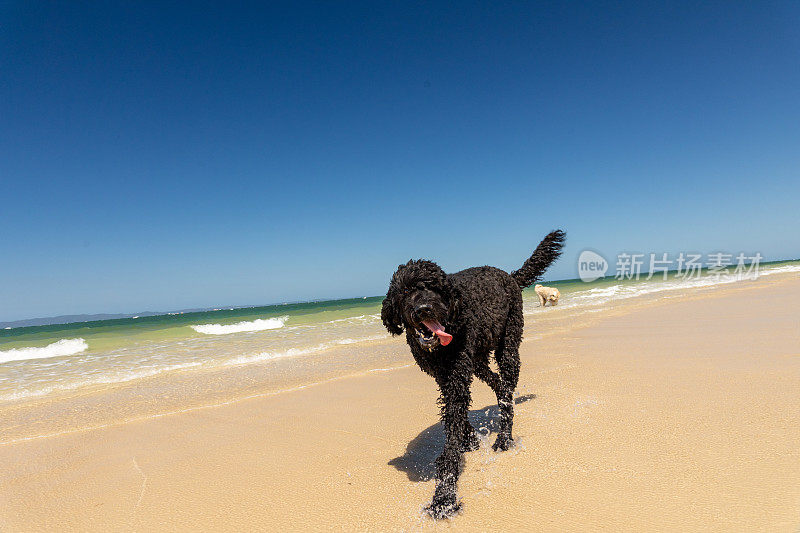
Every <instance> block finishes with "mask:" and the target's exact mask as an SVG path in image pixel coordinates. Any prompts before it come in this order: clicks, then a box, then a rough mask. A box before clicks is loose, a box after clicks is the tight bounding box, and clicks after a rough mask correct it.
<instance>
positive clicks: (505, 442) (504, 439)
mask: <svg viewBox="0 0 800 533" xmlns="http://www.w3.org/2000/svg"><path fill="white" fill-rule="evenodd" d="M513 445H514V439H512V438H511V437H509V436H508V435H504V434H502V433H501V434H500V435H498V436H497V440H495V441H494V444H493V445H492V449H493V450H494V451H496V452H505V451H508V450H509V449H510V448H511V447H512V446H513Z"/></svg>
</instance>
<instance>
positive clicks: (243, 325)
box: [190, 316, 289, 335]
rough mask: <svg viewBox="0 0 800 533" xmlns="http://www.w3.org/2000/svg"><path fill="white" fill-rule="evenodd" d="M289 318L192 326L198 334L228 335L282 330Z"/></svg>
mask: <svg viewBox="0 0 800 533" xmlns="http://www.w3.org/2000/svg"><path fill="white" fill-rule="evenodd" d="M287 320H289V317H288V316H281V317H277V318H259V319H256V320H252V321H250V322H237V323H236V324H225V325H223V324H199V325H194V326H190V327H191V328H192V329H193V330H195V331H196V332H197V333H203V334H205V335H228V334H230V333H242V332H245V331H264V330H267V329H278V328H282V327H283V325H284V324H286V321H287Z"/></svg>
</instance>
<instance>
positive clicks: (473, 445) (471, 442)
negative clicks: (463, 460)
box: [461, 430, 481, 452]
mask: <svg viewBox="0 0 800 533" xmlns="http://www.w3.org/2000/svg"><path fill="white" fill-rule="evenodd" d="M480 447H481V441H480V439H478V436H477V435H476V434H475V431H474V430H473V431H470V432H469V434H468V435H467V436H466V437H464V441H463V442H462V443H461V449H462V450H464V451H465V452H474V451H475V450H477V449H479V448H480Z"/></svg>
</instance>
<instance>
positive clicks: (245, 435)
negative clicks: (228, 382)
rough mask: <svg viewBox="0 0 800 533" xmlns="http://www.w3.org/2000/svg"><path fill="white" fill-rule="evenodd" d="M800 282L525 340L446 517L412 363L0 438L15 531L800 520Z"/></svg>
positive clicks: (741, 288)
mask: <svg viewBox="0 0 800 533" xmlns="http://www.w3.org/2000/svg"><path fill="white" fill-rule="evenodd" d="M798 301H800V279H798V277H797V275H796V274H794V275H789V276H774V277H771V278H763V279H761V280H758V281H755V282H743V283H741V284H737V285H735V286H731V287H725V288H720V289H717V290H715V291H713V292H708V293H701V294H699V295H697V296H689V297H688V298H686V299H682V300H678V299H672V300H669V301H664V302H661V303H650V304H648V305H647V306H637V305H635V304H632V305H630V306H629V307H627V308H618V309H617V310H616V311H615V313H614V314H613V316H601V317H597V318H596V319H593V322H592V324H591V325H589V326H587V327H582V328H574V329H571V330H566V331H559V332H557V333H554V334H552V335H549V336H546V337H545V338H543V339H538V340H532V341H529V342H525V343H523V346H522V358H523V369H522V374H521V379H520V386H519V388H518V399H517V402H518V405H517V407H516V420H515V437H516V438H517V446H516V447H515V448H514V449H512V450H511V451H509V452H505V453H501V454H496V453H494V452H492V451H491V450H490V448H489V445H490V444H491V439H492V438H493V435H490V436H489V438H488V439H487V441H486V442H485V443H484V445H483V447H482V449H481V450H478V451H476V452H472V453H469V454H467V460H466V468H465V471H464V473H463V475H462V477H461V481H460V486H459V493H460V496H461V497H462V501H463V504H464V510H463V513H462V514H461V515H459V516H457V517H455V518H454V519H452V520H449V521H444V522H439V523H434V522H433V521H431V520H430V519H427V518H426V517H424V516H423V515H422V513H421V508H422V506H423V505H424V504H425V503H427V501H428V500H429V498H430V496H431V494H432V493H433V484H434V482H433V480H432V475H433V468H432V461H433V459H434V458H435V457H436V455H437V454H438V452H439V451H440V450H441V446H442V441H443V432H442V429H441V427H440V425H439V424H438V422H437V412H438V411H437V407H436V405H435V400H436V397H437V392H436V389H435V386H434V383H433V381H432V380H431V378H429V377H428V376H426V375H424V374H423V373H422V372H421V371H420V370H419V369H417V368H416V367H415V366H413V365H411V364H410V365H409V366H407V367H404V368H399V369H394V370H389V371H374V372H367V373H362V374H359V375H356V376H352V377H347V378H342V379H335V380H332V381H329V382H326V383H322V384H318V385H315V386H312V387H308V388H305V389H300V390H296V391H292V392H286V393H282V394H278V395H273V396H265V397H261V398H253V399H249V400H243V401H239V402H235V403H232V404H228V405H223V406H218V407H211V408H206V409H197V410H192V411H187V412H185V413H180V414H172V415H169V416H162V417H155V418H150V419H146V420H141V421H137V422H130V423H127V424H123V425H120V426H116V427H109V428H102V429H95V430H90V431H82V432H77V433H71V434H66V435H61V436H55V437H49V438H42V439H34V440H30V441H24V442H17V443H13V444H6V445H3V446H0V463H1V464H2V465H3V468H2V471H0V530H3V531H42V530H51V531H52V530H81V531H85V530H90V531H132V530H136V531H164V530H206V531H208V530H230V531H244V530H262V531H263V530H278V529H283V530H286V529H290V530H329V529H330V530H347V531H350V530H370V531H378V530H416V529H448V528H455V529H456V530H459V531H495V530H505V529H514V530H531V529H535V530H542V531H565V530H582V531H587V530H606V531H623V530H626V531H643V530H648V531H649V530H653V531H659V530H660V531H696V530H704V531H705V530H716V531H797V530H798V528H800V483H798V479H800V446H798V443H800V402H798V399H799V395H798V394H799V393H798V391H800V313H798V304H797V302H798ZM535 327H536V325H535V323H532V324H528V328H529V329H533V328H535ZM384 346H385V349H387V350H396V351H398V352H402V351H403V350H407V348H406V347H405V346H404V345H403V343H402V341H401V340H397V341H395V342H394V343H391V344H388V345H384ZM408 359H409V363H411V361H410V355H409V356H408ZM495 416H496V408H495V405H494V398H493V396H492V394H491V393H490V391H489V389H488V387H486V386H485V385H483V384H482V383H476V384H474V385H473V411H472V421H473V424H474V425H476V427H484V428H486V430H491V429H492V428H493V427H494V424H495V421H496V419H495Z"/></svg>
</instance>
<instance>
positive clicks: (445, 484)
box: [381, 230, 565, 519]
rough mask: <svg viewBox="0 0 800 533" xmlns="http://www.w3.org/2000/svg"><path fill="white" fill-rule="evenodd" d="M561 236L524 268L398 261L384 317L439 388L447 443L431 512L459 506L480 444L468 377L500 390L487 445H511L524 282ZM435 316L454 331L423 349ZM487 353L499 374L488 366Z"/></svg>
mask: <svg viewBox="0 0 800 533" xmlns="http://www.w3.org/2000/svg"><path fill="white" fill-rule="evenodd" d="M564 238H565V234H564V232H562V231H560V230H556V231H553V232H551V233H550V234H549V235H547V237H545V239H544V240H543V241H542V242H541V243H540V244H539V246H538V247H537V248H536V251H534V253H533V255H532V256H531V257H530V258H529V259H528V260H527V261H526V262H525V264H524V265H523V267H522V268H520V269H519V270H517V271H515V272H513V273H512V274H508V273H507V272H505V271H503V270H500V269H498V268H494V267H490V266H483V267H475V268H468V269H466V270H462V271H460V272H456V273H454V274H445V272H444V271H443V270H442V269H441V268H440V267H439V266H438V265H437V264H436V263H434V262H432V261H427V260H424V259H421V260H416V261H409V262H408V263H406V264H404V265H400V266H399V267H398V268H397V271H396V272H395V273H394V276H392V281H391V283H390V284H389V290H388V292H387V294H386V298H385V299H384V301H383V306H382V309H381V319H382V320H383V324H384V325H385V326H386V329H387V330H388V331H389V333H391V334H392V335H400V334H402V333H403V331H405V333H406V341H407V342H408V345H409V347H410V348H411V353H412V355H413V356H414V360H415V361H416V362H417V364H418V365H419V367H420V368H421V369H422V370H423V371H425V372H426V373H427V374H429V375H431V376H432V377H433V378H434V379H435V380H436V383H437V385H438V386H439V391H440V398H439V405H440V407H441V418H442V423H443V424H444V427H445V432H446V441H445V446H444V450H443V451H442V454H441V455H440V456H439V457H438V458H437V459H436V491H435V493H434V496H433V500H432V501H431V503H430V505H429V506H428V507H427V508H426V509H427V511H428V513H429V514H430V515H431V516H432V517H434V518H437V519H438V518H446V517H449V516H452V515H453V514H454V513H456V512H457V511H458V510H459V509H460V502H459V501H458V497H457V492H456V489H457V481H458V476H459V474H460V473H461V470H462V468H463V454H464V452H465V451H471V450H475V449H477V448H478V438H477V436H476V434H475V430H474V429H473V427H472V426H471V425H470V423H469V421H468V420H467V415H468V413H469V407H470V403H471V396H470V386H471V384H472V380H473V377H477V378H478V379H480V380H481V381H483V382H485V383H486V384H487V385H489V387H491V389H492V390H493V391H494V393H495V395H496V396H497V402H498V407H499V412H500V424H499V431H498V435H497V438H496V440H495V442H494V445H493V446H492V448H493V449H494V450H495V451H504V450H507V449H508V448H509V447H510V446H511V445H512V444H513V438H512V427H513V422H514V402H513V395H514V390H515V389H516V387H517V381H518V379H519V369H520V358H519V345H520V342H521V341H522V330H523V326H524V320H523V316H522V288H524V287H527V286H529V285H531V284H533V283H534V282H535V281H536V280H538V279H539V277H540V276H542V274H544V271H545V270H546V269H547V267H549V266H550V264H552V262H553V261H555V260H556V259H557V258H558V256H559V255H560V253H561V248H562V246H563V244H564ZM427 319H434V320H436V321H438V322H439V323H441V324H442V325H443V326H444V329H445V331H447V332H448V333H450V334H451V335H453V340H452V342H451V343H450V344H449V345H447V346H442V345H441V344H437V345H436V346H435V347H434V348H432V349H427V348H424V347H423V346H422V345H421V344H420V342H419V341H418V338H417V331H416V330H417V329H418V328H420V327H421V326H420V324H421V322H422V320H427ZM490 357H494V359H495V361H496V362H497V367H498V370H499V372H494V371H493V370H491V369H490V368H489V361H490Z"/></svg>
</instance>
